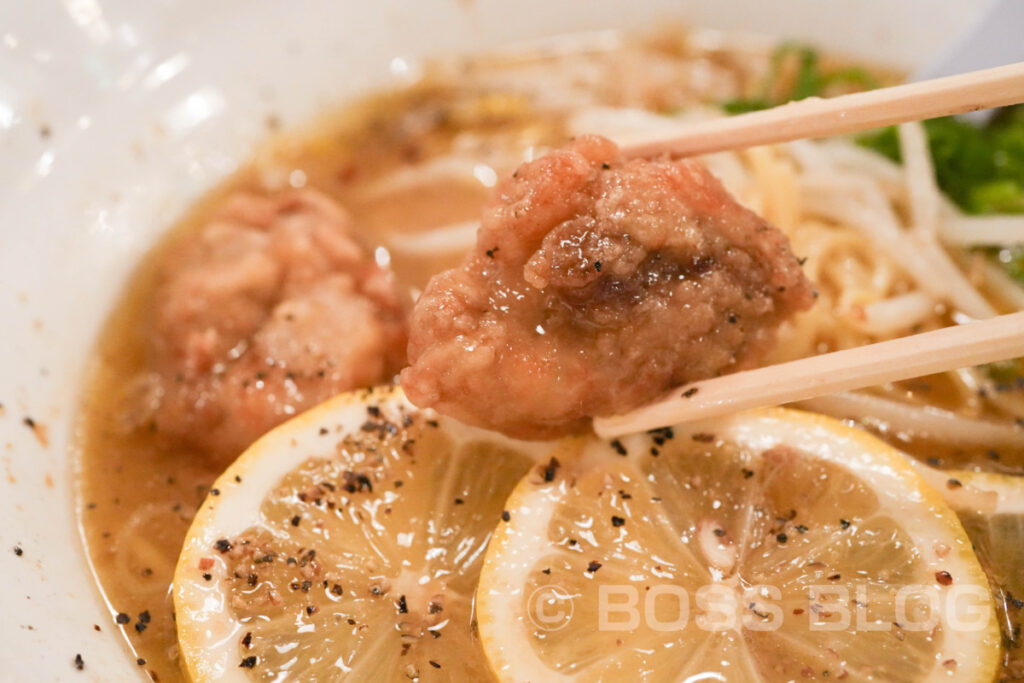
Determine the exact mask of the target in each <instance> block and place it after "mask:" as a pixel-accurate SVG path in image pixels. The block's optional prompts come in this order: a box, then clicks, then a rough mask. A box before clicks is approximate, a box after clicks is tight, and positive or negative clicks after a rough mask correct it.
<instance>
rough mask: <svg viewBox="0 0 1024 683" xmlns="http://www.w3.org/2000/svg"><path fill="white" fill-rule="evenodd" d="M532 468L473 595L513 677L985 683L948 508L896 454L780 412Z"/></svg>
mask: <svg viewBox="0 0 1024 683" xmlns="http://www.w3.org/2000/svg"><path fill="white" fill-rule="evenodd" d="M551 471H552V467H551V464H550V463H549V464H547V465H544V464H542V465H540V466H539V467H537V468H535V469H534V470H533V471H532V472H531V473H530V474H529V475H527V476H526V478H524V480H523V481H522V482H521V483H520V484H519V486H518V487H516V489H515V491H514V492H513V493H512V495H511V497H510V498H509V500H508V502H507V503H506V509H507V510H508V513H509V515H508V517H509V521H508V523H506V524H503V525H499V527H498V528H497V530H496V531H495V535H494V537H493V539H492V541H491V544H490V547H489V549H488V551H487V557H486V560H485V562H484V569H483V572H482V573H481V577H480V585H479V587H478V589H477V610H478V620H479V627H480V632H481V638H482V640H483V643H484V649H485V651H486V653H487V656H488V657H489V659H490V660H491V663H492V666H493V668H494V671H495V672H496V673H497V675H498V676H499V678H500V679H501V680H503V681H533V682H537V681H549V680H578V681H597V680H607V681H613V680H656V681H697V680H700V681H726V680H728V681H791V680H849V681H865V680H878V681H921V680H956V681H971V680H979V681H990V680H992V678H993V676H994V674H995V671H996V668H997V665H998V659H999V651H1000V647H999V645H1000V641H999V634H998V628H997V624H996V618H995V613H994V610H993V605H992V600H991V595H990V592H989V589H988V585H987V583H986V578H985V575H984V573H983V572H982V569H981V567H980V565H979V564H978V560H977V558H976V557H975V555H974V553H973V552H972V550H971V545H970V542H969V541H968V539H967V536H966V535H965V533H964V530H963V528H962V527H961V525H960V523H959V522H958V521H957V518H956V515H955V514H954V512H953V511H952V510H951V509H950V508H949V507H948V506H947V505H946V503H945V502H944V501H943V499H942V497H941V496H940V495H939V493H938V492H937V491H935V489H934V488H932V487H931V486H929V485H928V484H927V483H926V482H925V481H924V480H923V479H922V478H921V477H920V476H919V475H917V474H916V473H915V471H914V469H913V467H912V466H911V465H910V464H908V463H907V462H906V460H905V459H904V458H903V457H902V456H901V454H899V453H898V452H897V451H895V450H893V449H892V448H890V447H888V446H886V445H885V444H883V443H882V442H881V441H879V440H877V439H875V438H873V437H871V436H869V435H867V434H864V433H863V432H860V431H858V430H855V429H852V428H848V427H846V426H844V425H842V424H841V423H839V422H837V421H835V420H832V419H829V418H824V417H821V416H813V415H810V414H805V413H800V412H796V411H790V410H783V409H775V410H768V411H759V412H756V413H748V414H743V415H738V416H733V417H730V418H726V419H722V420H717V421H714V422H711V423H705V424H702V425H696V426H688V427H687V428H686V429H685V430H684V429H683V428H676V429H674V430H673V429H664V430H656V431H654V432H651V433H648V434H644V435H635V436H632V437H629V438H624V439H621V440H619V441H613V442H611V444H610V446H609V444H607V443H596V442H592V443H589V444H583V445H581V446H580V447H579V449H578V453H576V454H575V455H573V456H571V457H570V456H568V455H563V458H562V459H560V460H559V462H558V467H557V472H555V473H554V475H553V476H551Z"/></svg>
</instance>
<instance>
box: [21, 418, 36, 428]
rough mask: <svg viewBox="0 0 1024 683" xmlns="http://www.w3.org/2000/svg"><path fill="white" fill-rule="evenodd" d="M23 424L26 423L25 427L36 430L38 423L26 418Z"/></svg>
mask: <svg viewBox="0 0 1024 683" xmlns="http://www.w3.org/2000/svg"><path fill="white" fill-rule="evenodd" d="M22 422H23V423H25V426H26V427H28V428H29V429H35V428H36V421H35V420H33V419H32V418H31V417H26V418H25V419H24V420H22Z"/></svg>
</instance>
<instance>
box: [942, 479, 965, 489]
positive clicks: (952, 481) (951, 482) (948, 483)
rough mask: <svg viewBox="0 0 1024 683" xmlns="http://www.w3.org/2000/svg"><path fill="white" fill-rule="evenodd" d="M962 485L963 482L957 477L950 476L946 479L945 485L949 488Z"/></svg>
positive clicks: (956, 487)
mask: <svg viewBox="0 0 1024 683" xmlns="http://www.w3.org/2000/svg"><path fill="white" fill-rule="evenodd" d="M963 485H964V484H963V482H962V481H960V480H959V479H955V478H952V477H951V478H950V479H948V480H947V481H946V486H947V487H948V488H951V489H958V488H960V487H961V486H963Z"/></svg>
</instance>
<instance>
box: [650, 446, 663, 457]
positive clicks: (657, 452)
mask: <svg viewBox="0 0 1024 683" xmlns="http://www.w3.org/2000/svg"><path fill="white" fill-rule="evenodd" d="M651 455H652V456H654V457H655V458H657V457H658V456H659V455H661V451H659V450H658V449H657V448H655V447H654V446H651Z"/></svg>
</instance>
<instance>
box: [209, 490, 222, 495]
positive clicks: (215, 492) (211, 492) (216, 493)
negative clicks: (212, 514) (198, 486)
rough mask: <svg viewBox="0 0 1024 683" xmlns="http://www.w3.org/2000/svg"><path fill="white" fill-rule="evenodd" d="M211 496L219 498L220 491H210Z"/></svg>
mask: <svg viewBox="0 0 1024 683" xmlns="http://www.w3.org/2000/svg"><path fill="white" fill-rule="evenodd" d="M210 495H211V496H219V495H220V489H210Z"/></svg>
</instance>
